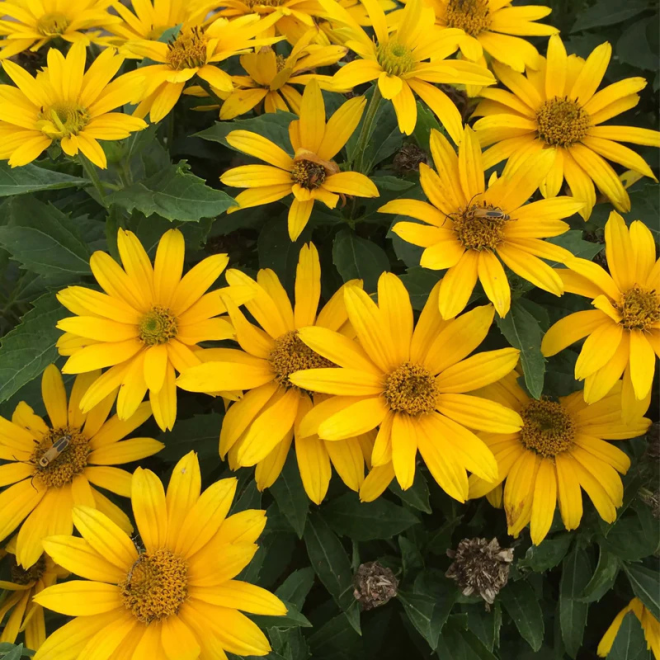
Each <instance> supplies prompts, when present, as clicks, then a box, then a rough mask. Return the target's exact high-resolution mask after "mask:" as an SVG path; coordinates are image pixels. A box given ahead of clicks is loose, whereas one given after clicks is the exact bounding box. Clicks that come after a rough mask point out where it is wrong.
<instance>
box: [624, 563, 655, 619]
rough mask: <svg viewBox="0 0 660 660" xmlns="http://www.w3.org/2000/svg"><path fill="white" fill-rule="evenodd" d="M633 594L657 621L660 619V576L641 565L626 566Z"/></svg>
mask: <svg viewBox="0 0 660 660" xmlns="http://www.w3.org/2000/svg"><path fill="white" fill-rule="evenodd" d="M624 570H625V572H626V575H627V576H628V580H629V581H630V586H631V587H632V590H633V593H634V594H635V596H637V598H639V599H640V600H641V601H642V603H644V605H645V607H646V608H647V609H648V610H649V611H650V612H651V614H653V616H654V617H655V618H656V619H660V589H658V585H659V584H660V574H659V573H658V572H657V571H652V570H650V569H648V568H646V567H644V566H640V565H639V564H627V565H626V564H624Z"/></svg>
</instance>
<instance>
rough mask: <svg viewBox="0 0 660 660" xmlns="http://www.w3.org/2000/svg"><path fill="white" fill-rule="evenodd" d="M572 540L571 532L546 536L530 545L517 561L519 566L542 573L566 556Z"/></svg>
mask: <svg viewBox="0 0 660 660" xmlns="http://www.w3.org/2000/svg"><path fill="white" fill-rule="evenodd" d="M572 541H573V536H572V535H571V534H557V535H556V536H554V537H552V538H549V539H548V538H546V539H545V540H544V541H543V543H541V545H532V546H530V547H529V548H528V550H527V552H526V553H525V556H524V557H523V558H522V559H521V560H520V561H519V562H518V567H519V568H531V569H532V570H533V571H534V572H536V573H543V572H544V571H547V570H550V569H551V568H554V567H555V566H557V565H558V564H559V563H560V562H561V560H562V559H563V558H564V557H565V556H566V553H567V552H568V548H569V547H570V545H571V542H572Z"/></svg>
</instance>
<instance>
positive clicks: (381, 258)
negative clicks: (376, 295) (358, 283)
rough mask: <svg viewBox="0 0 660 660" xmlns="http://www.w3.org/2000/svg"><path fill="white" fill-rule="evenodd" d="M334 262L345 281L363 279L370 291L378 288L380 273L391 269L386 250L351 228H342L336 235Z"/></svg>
mask: <svg viewBox="0 0 660 660" xmlns="http://www.w3.org/2000/svg"><path fill="white" fill-rule="evenodd" d="M332 262H333V263H334V265H335V266H336V267H337V270H338V271H339V274H340V275H341V276H342V279H343V280H344V282H348V281H349V280H354V279H361V280H363V282H364V290H365V291H367V292H369V293H370V292H373V291H375V290H376V288H377V285H378V278H379V277H380V275H381V274H382V273H384V272H385V271H389V270H390V260H389V259H388V258H387V254H385V251H384V250H383V249H382V248H380V247H378V245H376V244H375V243H372V242H371V241H367V240H365V239H364V238H360V237H359V236H357V235H356V234H355V233H354V232H352V231H351V230H350V229H342V230H341V231H340V232H339V233H338V234H337V236H335V240H334V243H333V245H332Z"/></svg>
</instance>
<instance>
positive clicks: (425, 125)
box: [413, 101, 446, 152]
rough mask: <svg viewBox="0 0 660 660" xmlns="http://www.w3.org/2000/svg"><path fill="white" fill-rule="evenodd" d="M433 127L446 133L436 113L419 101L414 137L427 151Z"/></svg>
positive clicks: (420, 146) (421, 147)
mask: <svg viewBox="0 0 660 660" xmlns="http://www.w3.org/2000/svg"><path fill="white" fill-rule="evenodd" d="M432 129H435V130H436V131H439V132H440V133H443V134H445V135H446V133H445V131H444V129H443V128H442V126H441V124H440V122H439V121H438V118H437V117H436V116H435V114H434V113H433V112H432V111H431V110H430V109H429V108H428V107H427V106H426V105H424V104H423V103H421V102H420V101H417V123H416V124H415V130H414V131H413V137H414V138H415V142H417V145H418V146H419V148H420V149H424V150H425V151H427V152H428V151H429V150H430V146H429V143H430V141H431V130H432Z"/></svg>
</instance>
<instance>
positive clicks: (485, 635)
mask: <svg viewBox="0 0 660 660" xmlns="http://www.w3.org/2000/svg"><path fill="white" fill-rule="evenodd" d="M501 626H502V608H501V607H500V604H499V602H496V603H495V604H494V605H493V607H491V608H490V611H486V610H485V609H483V607H481V604H479V605H477V606H476V607H471V608H470V610H469V611H468V629H469V630H470V632H472V633H473V634H474V635H475V636H476V637H477V638H478V639H479V641H480V642H481V643H482V644H483V645H484V646H485V647H486V648H487V649H488V650H489V651H492V650H493V649H494V648H495V647H496V646H498V645H499V639H500V628H501Z"/></svg>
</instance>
